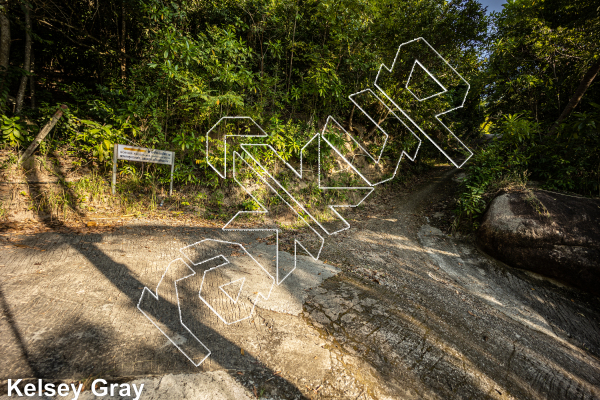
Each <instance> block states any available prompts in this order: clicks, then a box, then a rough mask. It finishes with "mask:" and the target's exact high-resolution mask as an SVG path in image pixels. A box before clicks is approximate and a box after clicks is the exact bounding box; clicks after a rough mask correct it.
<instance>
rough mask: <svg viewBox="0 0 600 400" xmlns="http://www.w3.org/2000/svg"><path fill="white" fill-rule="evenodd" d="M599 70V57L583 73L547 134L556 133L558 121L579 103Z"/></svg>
mask: <svg viewBox="0 0 600 400" xmlns="http://www.w3.org/2000/svg"><path fill="white" fill-rule="evenodd" d="M599 71H600V58H598V60H596V62H595V63H593V64H592V66H591V67H590V69H589V70H588V71H587V72H586V73H585V75H584V76H583V78H582V79H581V82H580V83H579V86H578V87H577V90H575V93H574V94H573V96H572V97H571V99H570V100H569V103H568V104H567V106H566V107H565V109H564V110H563V112H562V113H561V114H560V117H558V120H556V122H555V123H554V124H553V125H552V127H551V128H550V130H549V131H548V135H553V134H554V133H556V130H557V129H558V127H559V125H560V123H561V122H562V121H564V120H565V119H566V118H567V117H568V116H569V114H571V111H573V109H574V108H575V107H576V106H577V104H579V101H580V100H581V98H582V97H583V95H584V94H585V91H586V90H587V89H588V88H589V87H590V85H591V84H592V81H593V80H594V78H595V77H596V75H598V72H599Z"/></svg>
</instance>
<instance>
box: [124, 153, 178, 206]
mask: <svg viewBox="0 0 600 400" xmlns="http://www.w3.org/2000/svg"><path fill="white" fill-rule="evenodd" d="M117 160H127V161H139V162H149V163H155V164H166V165H170V166H171V184H170V186H169V196H172V195H173V171H174V169H175V153H174V152H172V151H166V150H156V149H147V148H145V147H136V146H129V145H126V144H116V143H115V147H114V150H113V176H112V194H113V195H114V194H115V186H116V184H117Z"/></svg>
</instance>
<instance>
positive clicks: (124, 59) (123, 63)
mask: <svg viewBox="0 0 600 400" xmlns="http://www.w3.org/2000/svg"><path fill="white" fill-rule="evenodd" d="M125 28H126V24H125V0H123V3H122V6H121V79H122V80H123V82H125V78H126V76H127V57H126V54H127V52H126V51H125V38H126V29H125Z"/></svg>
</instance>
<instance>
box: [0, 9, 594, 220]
mask: <svg viewBox="0 0 600 400" xmlns="http://www.w3.org/2000/svg"><path fill="white" fill-rule="evenodd" d="M1 4H2V6H1V7H2V9H1V14H0V27H1V30H2V38H1V40H0V74H1V77H2V81H1V83H0V107H1V109H2V115H1V118H2V127H1V129H2V137H1V139H0V140H2V141H3V142H4V143H5V146H8V147H10V148H14V149H17V150H18V149H21V150H22V149H24V148H25V147H26V146H27V145H28V144H29V142H31V140H32V139H33V137H34V136H35V134H36V133H37V132H38V131H39V129H40V128H41V127H42V126H43V125H44V124H45V123H46V121H47V120H48V119H49V118H50V117H51V116H52V114H53V113H54V111H55V110H56V108H57V105H58V104H66V105H68V107H69V111H68V112H67V113H66V114H65V116H64V117H63V118H61V120H60V121H59V123H58V125H57V126H56V128H55V129H54V130H53V133H52V134H51V138H49V139H48V140H46V142H45V144H44V145H43V146H42V147H41V151H42V153H45V154H47V153H48V152H50V151H52V149H57V148H67V149H68V152H70V153H71V154H73V155H75V156H77V157H79V159H80V160H81V161H79V162H80V163H83V162H86V163H89V165H91V166H94V168H99V169H100V171H101V172H102V171H104V172H106V171H107V169H106V167H107V165H108V162H109V161H110V157H111V153H112V145H113V143H116V142H127V141H129V142H131V143H135V144H139V145H142V146H148V147H153V148H161V149H168V150H175V151H177V159H178V163H177V168H176V171H175V180H176V182H178V183H179V184H196V185H204V186H209V187H216V186H217V185H220V184H221V182H220V180H219V179H217V176H216V174H214V173H212V172H211V171H210V170H209V168H207V167H206V163H205V155H204V151H205V142H204V134H205V132H206V131H207V130H208V129H210V127H211V126H212V125H213V124H214V123H215V122H216V121H218V120H219V118H220V117H222V116H225V115H247V116H251V117H253V118H254V119H255V120H256V121H257V122H258V123H259V124H261V126H263V128H264V129H265V131H266V132H268V133H269V135H270V136H269V138H268V142H269V143H270V144H272V145H273V146H274V147H276V148H277V149H278V150H279V151H281V152H283V153H284V154H285V157H287V158H294V157H297V156H298V151H299V149H300V148H301V147H302V145H303V143H305V142H306V140H307V139H308V138H309V137H310V136H311V134H312V133H313V132H314V131H315V130H316V129H317V128H319V127H320V126H322V124H323V123H324V118H326V117H327V116H328V115H333V116H334V117H335V118H336V119H337V120H338V121H341V122H343V123H345V127H346V128H347V129H352V116H353V113H354V108H353V106H352V103H351V102H350V101H349V99H348V95H350V94H352V93H354V92H357V91H359V90H362V89H365V88H370V87H372V86H373V81H374V77H375V75H376V73H377V70H378V68H379V65H380V64H381V63H389V62H390V61H391V60H393V59H394V56H395V54H396V50H397V48H398V45H399V44H401V43H403V42H406V41H408V40H411V39H414V38H416V37H419V36H422V37H424V38H426V40H427V41H428V42H429V43H431V45H432V46H433V47H435V48H436V49H437V50H438V51H439V52H440V53H441V54H442V55H443V56H444V57H445V58H446V59H447V60H448V61H449V62H450V64H451V65H453V66H455V67H456V68H457V69H458V70H459V72H460V73H461V74H462V75H463V76H464V77H465V78H466V79H467V80H468V81H469V82H470V83H471V91H470V93H469V96H468V98H467V100H466V102H465V104H464V108H462V109H461V110H459V111H457V112H454V113H453V115H452V117H451V119H452V121H451V128H452V129H453V130H454V131H455V132H457V134H458V136H459V137H460V138H461V139H462V140H463V141H465V142H466V143H468V144H469V146H470V147H472V148H477V150H476V151H475V154H476V155H475V157H474V158H473V159H471V160H470V161H469V164H468V165H469V166H468V170H469V172H470V174H469V178H468V179H467V181H466V182H465V192H464V194H463V195H462V197H461V202H460V210H461V213H463V214H464V215H467V216H468V217H469V218H473V217H475V216H477V215H478V214H479V213H481V212H482V210H483V208H484V205H485V198H486V193H489V192H490V191H491V190H493V188H496V187H498V185H499V183H500V182H508V181H515V179H521V180H522V179H527V177H529V178H530V179H534V180H537V181H540V182H541V183H542V185H543V186H544V187H546V188H550V189H554V190H568V191H572V192H577V193H580V194H584V195H598V194H599V193H600V156H599V155H598V154H599V152H598V149H599V148H600V137H599V135H598V127H597V124H598V121H600V108H599V106H598V104H600V89H599V87H600V86H599V84H598V83H597V81H594V80H593V76H592V75H594V76H595V74H593V73H592V72H593V71H594V70H595V71H596V72H597V69H598V66H600V52H598V43H599V42H600V37H599V36H600V34H599V32H600V24H599V20H600V17H599V13H600V9H599V8H597V4H595V2H594V1H593V0H575V1H569V2H564V1H560V0H545V1H541V2H540V1H534V0H514V1H509V2H508V4H507V5H505V7H504V10H503V11H502V12H501V13H498V14H493V15H492V16H487V15H486V13H485V10H484V9H483V7H482V6H481V5H480V4H479V3H478V2H477V1H475V0H455V1H443V0H406V1H398V0H368V1H366V0H270V1H267V0H219V1H213V0H208V1H173V2H165V1H161V0H127V1H125V0H103V1H100V0H91V1H88V0H86V1H80V0H71V1H65V2H52V1H46V0H3V1H2V2H1ZM590 77H591V79H589V78H590ZM586 79H587V80H586ZM585 82H587V84H585ZM353 133H355V134H357V135H359V136H360V135H362V136H363V139H364V140H366V141H368V140H369V137H368V135H369V132H366V131H361V130H360V129H358V128H357V129H355V130H354V132H353ZM487 133H492V134H495V135H496V136H495V137H496V139H495V140H493V141H491V143H490V144H487V143H486V144H482V142H481V138H482V137H483V136H484V134H487ZM439 134H440V135H443V133H441V132H440V133H439ZM392 150H393V149H392ZM420 157H422V158H427V159H434V158H438V159H440V160H441V158H440V155H439V153H438V152H437V150H436V149H435V148H434V147H433V146H426V145H425V146H424V147H423V148H422V152H421V154H420ZM120 172H121V174H123V175H127V174H130V175H136V176H138V175H140V174H142V180H143V179H149V180H150V179H159V181H161V182H163V183H164V182H166V181H168V170H167V169H166V168H161V167H158V166H154V165H153V166H147V167H146V169H145V170H144V171H139V170H136V166H135V165H133V164H131V163H129V164H124V165H122V166H120Z"/></svg>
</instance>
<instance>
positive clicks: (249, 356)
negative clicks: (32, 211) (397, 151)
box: [0, 170, 600, 399]
mask: <svg viewBox="0 0 600 400" xmlns="http://www.w3.org/2000/svg"><path fill="white" fill-rule="evenodd" d="M453 173H454V172H453V171H448V170H444V171H440V172H439V173H438V174H437V175H434V177H433V178H432V179H431V180H429V181H428V182H427V183H425V184H423V185H421V186H420V187H418V188H416V189H415V190H414V191H412V192H410V193H396V194H394V195H390V196H389V197H388V198H387V199H386V201H385V203H383V204H381V205H378V206H376V207H373V208H371V209H367V210H365V211H362V212H357V213H355V214H354V217H353V219H354V220H351V221H350V222H351V224H352V228H351V229H350V230H348V231H346V232H345V233H342V234H339V235H336V236H332V237H329V238H327V241H326V244H325V247H324V250H323V254H322V256H321V260H329V261H331V263H335V264H338V265H340V266H341V269H339V268H336V267H334V266H332V265H327V264H324V263H322V262H314V261H311V260H309V259H308V258H303V259H302V261H301V262H300V263H299V264H298V269H297V271H295V272H294V274H293V275H292V276H291V277H290V279H289V280H286V282H285V283H284V284H283V285H281V286H278V287H276V288H275V289H273V292H272V297H269V300H267V301H263V302H259V303H258V307H257V308H256V309H255V310H254V313H253V317H252V318H249V319H247V320H244V321H242V322H239V323H236V324H231V325H226V324H225V323H223V321H222V320H220V319H219V318H218V317H217V316H216V315H215V313H214V312H212V311H211V310H209V309H208V307H206V306H205V305H204V304H203V303H202V302H201V301H199V300H198V299H197V296H195V299H194V300H188V301H187V303H185V304H186V305H185V307H183V308H182V310H181V312H182V314H181V315H182V318H183V319H184V320H185V322H186V324H187V326H188V327H189V328H190V330H191V331H193V332H194V333H196V334H197V336H198V338H201V339H202V341H203V343H206V345H207V347H209V348H210V350H211V355H210V356H209V357H208V358H207V360H206V361H205V362H204V363H202V364H201V365H200V366H199V367H195V366H194V365H193V364H192V363H191V362H190V361H189V360H188V359H186V358H185V357H184V356H183V354H182V353H181V352H180V351H179V350H177V348H176V347H175V346H174V345H173V344H172V343H171V342H170V341H169V340H167V339H166V338H165V336H164V335H163V334H162V333H161V332H160V331H159V330H158V329H156V327H155V326H154V325H152V323H150V321H149V320H148V318H146V317H145V316H144V315H143V314H142V313H141V312H140V311H139V310H138V309H137V307H136V306H137V304H138V301H139V299H140V295H141V293H142V290H143V288H144V287H148V288H152V289H153V290H154V289H156V287H157V284H158V283H159V281H160V279H161V276H162V275H163V273H164V272H165V269H166V268H167V266H168V265H170V262H171V261H173V260H175V259H177V258H179V257H182V256H181V252H180V251H179V249H181V248H182V247H185V246H186V245H189V244H191V243H195V242H197V241H198V240H201V239H203V238H213V239H216V238H221V239H224V240H228V241H232V242H243V243H245V244H247V248H248V249H249V251H250V253H251V254H252V255H254V256H255V257H257V259H259V260H263V261H264V262H265V263H268V262H271V261H272V257H273V254H274V246H272V245H266V244H264V243H261V241H260V239H261V236H260V235H258V234H255V235H248V233H244V234H243V235H242V234H241V233H224V232H222V231H221V230H220V229H219V228H217V227H215V228H212V227H205V228H198V227H185V226H172V225H171V224H169V223H165V222H160V223H157V222H156V221H137V222H135V223H132V224H131V225H129V226H126V227H123V228H120V229H117V230H115V231H114V232H110V233H105V234H94V235H73V234H61V233H52V232H47V233H41V234H37V235H30V236H22V235H21V236H18V235H3V236H2V241H1V242H0V243H1V244H0V246H4V247H1V248H0V307H1V309H2V317H1V319H0V338H2V341H1V342H0V357H1V358H2V360H3V361H4V362H3V363H1V365H0V379H2V380H4V382H6V380H7V379H9V378H10V379H17V378H28V379H37V378H43V379H45V380H49V381H52V380H55V381H65V382H70V381H73V380H79V381H84V380H86V379H87V378H94V377H103V378H105V379H107V380H108V381H112V382H119V381H124V380H134V379H138V380H139V379H145V382H146V383H147V386H146V387H147V389H146V392H145V394H144V396H146V397H142V398H167V397H165V396H168V398H170V399H171V398H172V399H178V398H181V399H196V398H198V399H200V398H207V397H206V396H207V393H209V389H210V393H211V395H210V396H211V397H210V398H236V397H235V396H237V398H240V396H241V394H240V393H241V392H244V393H245V396H248V397H249V398H252V397H254V398H255V397H260V398H272V399H280V398H284V399H288V398H289V399H293V398H303V397H304V398H315V399H316V398H323V399H326V398H334V399H401V398H407V399H411V398H414V399H428V398H432V399H433V398H436V399H450V398H461V399H462V398H465V399H467V398H472V399H485V398H493V399H511V398H514V399H538V398H539V399H545V398H551V399H571V398H573V399H575V398H577V399H594V398H600V358H599V357H600V324H599V321H600V300H599V299H598V298H595V297H592V296H588V295H586V294H584V293H581V292H579V291H576V290H572V289H569V288H566V287H561V286H557V285H556V284H554V283H552V282H549V281H547V280H544V279H541V278H539V277H535V276H530V275H528V274H526V273H524V272H522V271H518V270H514V269H511V268H508V267H506V266H503V265H500V264H499V263H497V262H495V261H493V260H490V259H488V258H487V257H486V256H485V255H483V254H481V253H480V252H479V251H478V250H477V249H475V248H474V247H473V246H472V245H471V244H470V242H469V241H468V240H467V239H465V240H463V241H461V240H459V239H457V238H451V237H448V236H447V235H445V234H443V233H442V232H441V231H440V230H438V229H437V228H434V227H433V226H430V224H429V222H428V220H429V221H434V220H435V219H434V216H433V215H428V214H427V212H424V211H423V210H424V207H425V206H426V205H428V204H430V203H435V202H438V201H444V200H445V199H446V197H447V196H448V192H449V190H448V188H449V187H451V186H452V185H455V184H456V183H455V182H454V181H453V179H452V176H453ZM231 251H232V254H231V256H232V257H238V258H239V262H240V263H242V264H243V263H245V262H246V263H248V262H250V261H249V259H248V258H247V256H245V255H243V254H237V253H236V250H235V249H232V250H231ZM234 253H235V254H234ZM244 257H246V258H244ZM288 257H290V256H289V255H288ZM244 260H245V261H244ZM169 274H171V275H169V276H168V277H167V278H166V279H167V280H166V281H169V279H171V281H174V280H175V279H177V277H181V271H180V270H177V268H176V267H173V268H171V267H169ZM163 281H164V280H163ZM166 281H165V282H166ZM195 285H196V286H194V285H192V284H191V283H190V286H189V287H186V288H185V290H186V292H184V294H185V293H188V292H189V293H197V290H198V287H197V285H198V283H197V282H196V283H195ZM165 288H166V289H165ZM160 295H161V296H162V298H163V299H164V301H162V302H159V303H157V304H156V305H155V306H153V308H151V309H150V308H149V310H150V311H149V313H150V314H151V316H153V317H155V318H157V319H160V318H163V316H164V315H167V316H169V315H171V316H173V319H175V320H176V319H177V318H176V317H177V308H176V307H177V304H178V299H181V296H182V293H179V295H178V293H177V292H175V291H174V290H169V289H168V287H167V286H163V292H161V294H160ZM178 296H179V297H178ZM188 298H194V296H191V297H188ZM175 322H177V321H175ZM164 323H165V324H167V325H168V324H169V321H164ZM173 335H174V336H173V337H174V340H175V342H176V343H178V345H180V346H186V345H188V344H189V343H190V342H189V341H188V340H189V339H188V338H186V336H185V332H183V333H177V332H173ZM177 335H179V336H177ZM186 343H187V344H186ZM171 374H174V375H171ZM192 382H193V383H192ZM215 382H218V385H217V386H218V387H223V388H224V389H223V390H220V389H219V390H217V389H215ZM224 382H225V383H224ZM186 384H188V386H187V387H189V385H193V386H194V388H195V389H194V390H193V391H190V390H188V391H185V390H183V389H182V390H179V389H181V388H182V387H186V386H185V385H186ZM202 385H205V386H202ZM219 385H220V386H219ZM233 386H235V387H236V388H237V389H236V390H238V389H239V390H238V391H237V392H236V391H235V390H233V389H232V390H229V389H227V387H229V388H230V389H231V388H232V387H233ZM204 387H205V388H206V390H204V389H203V388H204ZM5 388H6V386H5ZM169 388H171V389H169ZM215 390H217V391H216V392H215ZM228 390H229V391H228ZM234 392H235V393H237V394H231V393H234ZM0 393H1V392H0ZM161 393H162V394H161ZM203 393H204V394H203ZM215 393H216V394H215ZM85 396H87V397H85V398H94V396H93V395H92V394H91V393H90V392H87V393H86V395H85ZM232 396H233V397H232ZM115 398H117V397H115Z"/></svg>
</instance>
